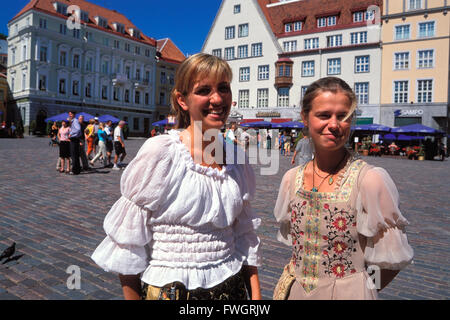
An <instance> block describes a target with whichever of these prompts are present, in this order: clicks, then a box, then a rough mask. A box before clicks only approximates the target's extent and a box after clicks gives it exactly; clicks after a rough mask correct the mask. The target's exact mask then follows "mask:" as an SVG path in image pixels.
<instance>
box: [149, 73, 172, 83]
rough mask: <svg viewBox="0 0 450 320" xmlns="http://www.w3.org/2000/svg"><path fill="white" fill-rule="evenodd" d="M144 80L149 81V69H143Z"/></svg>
mask: <svg viewBox="0 0 450 320" xmlns="http://www.w3.org/2000/svg"><path fill="white" fill-rule="evenodd" d="M144 81H146V82H150V71H145V78H144ZM171 84H173V83H171Z"/></svg>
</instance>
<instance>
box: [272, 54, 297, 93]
mask: <svg viewBox="0 0 450 320" xmlns="http://www.w3.org/2000/svg"><path fill="white" fill-rule="evenodd" d="M293 64H294V62H293V61H292V60H291V59H289V58H280V59H278V61H277V62H276V63H275V68H276V76H275V87H277V88H285V87H290V86H292V66H293Z"/></svg>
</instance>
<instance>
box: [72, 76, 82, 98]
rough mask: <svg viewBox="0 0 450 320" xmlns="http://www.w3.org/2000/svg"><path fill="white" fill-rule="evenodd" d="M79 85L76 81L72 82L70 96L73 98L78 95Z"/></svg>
mask: <svg viewBox="0 0 450 320" xmlns="http://www.w3.org/2000/svg"><path fill="white" fill-rule="evenodd" d="M79 85H80V82H79V81H78V80H73V81H72V94H73V95H74V96H78V95H79V94H80V90H79Z"/></svg>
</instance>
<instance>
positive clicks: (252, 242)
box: [233, 164, 261, 267]
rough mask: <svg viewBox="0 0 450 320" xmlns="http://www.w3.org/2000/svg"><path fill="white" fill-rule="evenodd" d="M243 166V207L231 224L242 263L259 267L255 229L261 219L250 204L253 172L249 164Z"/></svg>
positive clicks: (254, 182)
mask: <svg viewBox="0 0 450 320" xmlns="http://www.w3.org/2000/svg"><path fill="white" fill-rule="evenodd" d="M243 168H244V170H243V178H244V181H245V183H244V184H245V187H244V188H243V190H242V193H243V197H242V199H243V208H242V212H241V213H240V214H239V215H238V216H237V218H236V221H235V222H234V224H233V230H234V234H235V241H236V250H237V251H238V252H239V253H240V254H241V255H242V257H243V259H244V264H246V265H251V266H257V267H259V266H261V256H260V250H259V246H260V239H259V237H258V236H257V234H256V230H257V229H258V227H259V226H260V224H261V219H260V218H259V217H258V215H257V214H256V213H255V212H254V211H253V209H252V207H251V205H250V201H251V200H253V198H254V196H255V188H256V181H255V174H254V172H253V169H252V167H251V166H250V165H248V164H247V165H244V166H243Z"/></svg>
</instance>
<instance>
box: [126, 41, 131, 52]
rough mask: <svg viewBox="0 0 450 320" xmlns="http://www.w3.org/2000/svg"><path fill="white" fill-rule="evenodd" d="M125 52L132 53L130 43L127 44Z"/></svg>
mask: <svg viewBox="0 0 450 320" xmlns="http://www.w3.org/2000/svg"><path fill="white" fill-rule="evenodd" d="M125 51H126V52H130V51H131V47H130V44H129V43H125Z"/></svg>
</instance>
